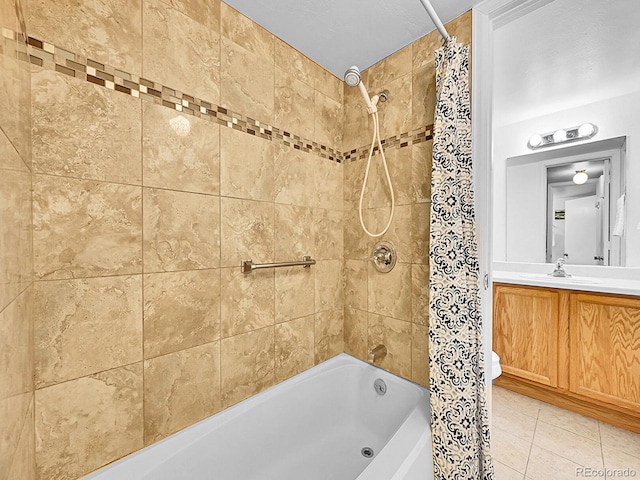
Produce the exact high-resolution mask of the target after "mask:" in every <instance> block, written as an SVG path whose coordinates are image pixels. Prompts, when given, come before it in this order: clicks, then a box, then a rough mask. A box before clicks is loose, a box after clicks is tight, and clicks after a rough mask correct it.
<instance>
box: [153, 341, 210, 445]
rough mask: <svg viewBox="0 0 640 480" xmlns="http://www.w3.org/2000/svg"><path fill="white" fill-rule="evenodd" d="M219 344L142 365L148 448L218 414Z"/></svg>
mask: <svg viewBox="0 0 640 480" xmlns="http://www.w3.org/2000/svg"><path fill="white" fill-rule="evenodd" d="M220 408H221V403H220V343H219V342H213V343H207V344H204V345H200V346H197V347H193V348H188V349H186V350H181V351H179V352H175V353H170V354H169V355H163V356H160V357H156V358H153V359H151V360H147V361H145V362H144V443H145V445H149V444H150V443H153V442H156V441H158V440H160V439H162V438H164V437H166V436H168V435H170V434H172V433H174V432H177V431H178V430H180V429H182V428H185V427H188V426H189V425H192V424H194V423H196V422H198V421H200V420H202V419H203V418H206V417H208V416H210V415H213V414H214V413H216V412H218V411H219V410H220Z"/></svg>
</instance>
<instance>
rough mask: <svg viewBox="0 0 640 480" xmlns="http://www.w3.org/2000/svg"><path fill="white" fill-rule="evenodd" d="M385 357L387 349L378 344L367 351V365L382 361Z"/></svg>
mask: <svg viewBox="0 0 640 480" xmlns="http://www.w3.org/2000/svg"><path fill="white" fill-rule="evenodd" d="M386 356H387V347H386V346H384V345H382V344H380V345H378V346H377V347H374V348H373V349H371V350H369V363H375V362H376V360H382V359H383V358H384V357H386Z"/></svg>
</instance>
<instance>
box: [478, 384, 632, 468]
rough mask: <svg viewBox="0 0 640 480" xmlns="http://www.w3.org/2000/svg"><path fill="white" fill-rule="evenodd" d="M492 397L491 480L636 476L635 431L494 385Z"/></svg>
mask: <svg viewBox="0 0 640 480" xmlns="http://www.w3.org/2000/svg"><path fill="white" fill-rule="evenodd" d="M492 401H493V407H492V408H493V410H492V425H491V427H492V429H491V443H492V449H491V450H492V454H493V460H494V466H495V470H496V480H531V479H544V480H568V479H575V478H634V477H635V478H638V479H640V435H638V434H635V433H632V432H629V431H626V430H622V429H619V428H616V427H612V426H611V425H609V424H606V423H603V422H599V421H598V420H594V419H592V418H588V417H583V416H582V415H579V414H577V413H573V412H569V411H567V410H564V409H562V408H558V407H556V406H554V405H549V404H547V403H544V402H541V401H539V400H535V399H533V398H529V397H525V396H524V395H519V394H517V393H514V392H511V391H510V390H506V389H504V388H500V387H496V386H494V387H493V400H492ZM605 472H606V473H607V476H606V477H605Z"/></svg>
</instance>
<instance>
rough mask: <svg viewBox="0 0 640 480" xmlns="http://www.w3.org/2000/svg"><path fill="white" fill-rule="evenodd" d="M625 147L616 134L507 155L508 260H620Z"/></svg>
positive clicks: (583, 262) (592, 262) (613, 262)
mask: <svg viewBox="0 0 640 480" xmlns="http://www.w3.org/2000/svg"><path fill="white" fill-rule="evenodd" d="M625 153H626V138H625V137H617V138H612V139H608V140H603V141H597V142H591V143H587V144H583V145H575V146H569V147H564V148H559V149H554V150H547V151H540V152H536V153H532V154H528V155H521V156H517V157H511V158H509V159H507V162H506V170H507V174H506V184H507V196H506V198H507V201H506V216H507V219H506V230H507V231H506V236H507V238H506V245H507V261H513V262H528V263H543V262H546V263H555V262H556V260H557V259H559V258H563V259H564V260H565V262H566V263H567V264H573V265H607V266H620V265H624V253H625V252H624V241H623V239H624V232H622V231H620V229H616V228H615V226H616V225H615V223H616V222H615V221H616V219H617V218H619V217H621V216H623V215H624V209H620V208H618V204H617V199H618V198H620V196H621V194H622V192H624V190H625V183H624V163H625ZM585 176H586V178H584V177H585ZM580 177H583V178H580Z"/></svg>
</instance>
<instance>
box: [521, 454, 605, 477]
mask: <svg viewBox="0 0 640 480" xmlns="http://www.w3.org/2000/svg"><path fill="white" fill-rule="evenodd" d="M600 463H601V462H600ZM581 467H584V466H582V465H579V464H577V463H575V462H572V461H570V460H568V459H566V458H563V457H562V456H560V455H558V454H557V453H556V452H554V451H549V450H546V449H544V448H540V447H538V446H536V445H534V446H533V447H531V454H530V455H529V462H528V464H527V472H526V478H531V479H533V480H565V479H568V478H577V477H578V475H577V473H578V472H579V469H580V468H581ZM592 467H594V468H595V467H596V465H593V466H592ZM598 468H602V467H598Z"/></svg>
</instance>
